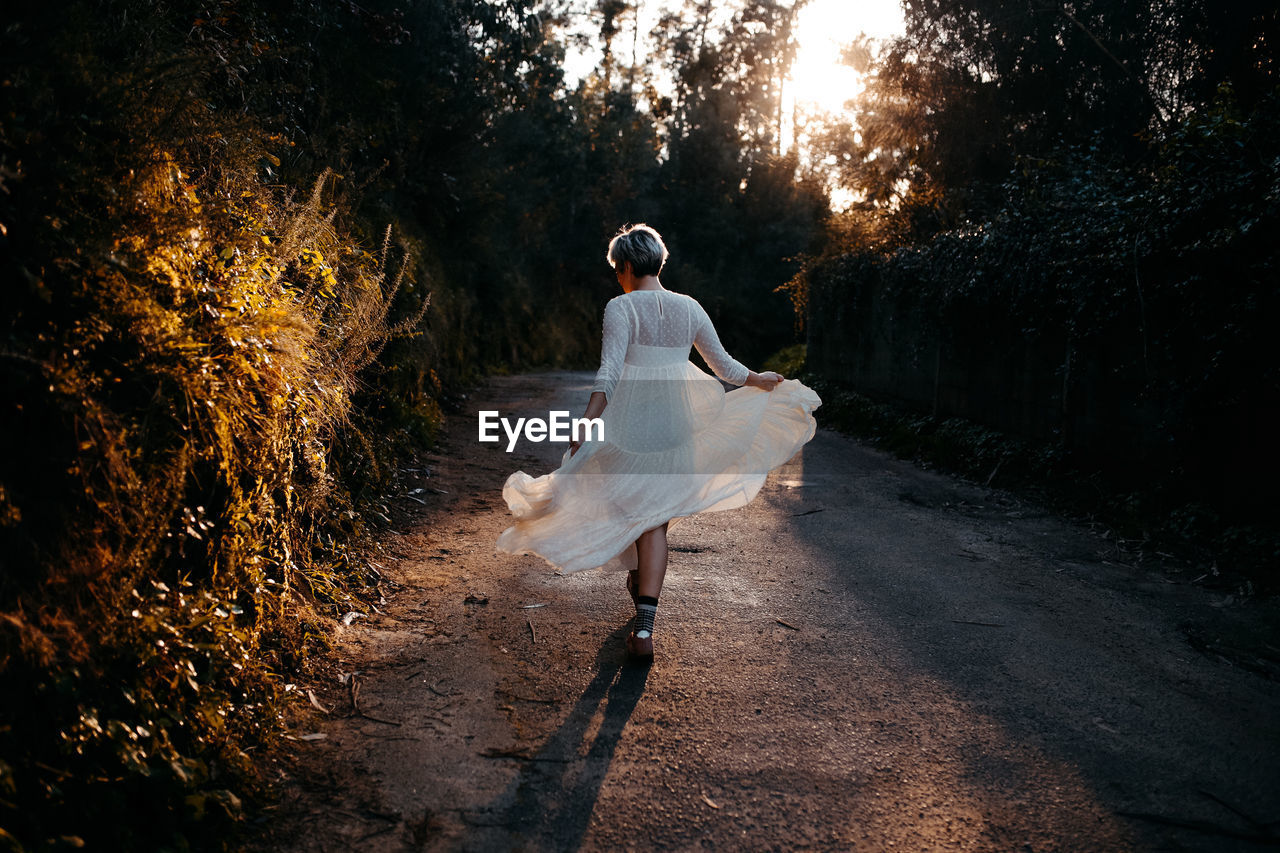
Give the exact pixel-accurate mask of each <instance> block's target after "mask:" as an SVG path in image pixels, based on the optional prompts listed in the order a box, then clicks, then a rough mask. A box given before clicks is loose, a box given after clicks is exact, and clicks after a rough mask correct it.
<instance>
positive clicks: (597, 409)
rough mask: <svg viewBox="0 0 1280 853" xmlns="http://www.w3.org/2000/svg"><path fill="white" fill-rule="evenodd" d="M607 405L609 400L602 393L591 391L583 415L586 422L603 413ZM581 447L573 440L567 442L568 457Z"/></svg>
mask: <svg viewBox="0 0 1280 853" xmlns="http://www.w3.org/2000/svg"><path fill="white" fill-rule="evenodd" d="M607 405H609V398H608V397H606V396H605V394H604V392H603V391H592V392H591V399H590V400H588V401H587V411H586V412H585V413H584V414H583V417H584V418H587V419H588V420H590V419H592V418H598V417H600V415H601V414H602V413H603V412H604V407H605V406H607ZM579 447H582V442H581V441H579V440H578V439H574V440H573V441H570V442H569V455H570V456H572V455H573V454H575V453H577V452H578V448H579Z"/></svg>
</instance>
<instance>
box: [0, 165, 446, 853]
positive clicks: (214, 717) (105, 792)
mask: <svg viewBox="0 0 1280 853" xmlns="http://www.w3.org/2000/svg"><path fill="white" fill-rule="evenodd" d="M185 168H186V167H185V165H184V164H183V163H181V162H178V161H177V160H176V159H174V158H172V157H170V156H167V155H166V156H162V157H156V158H153V162H152V163H151V164H150V165H149V166H148V167H147V168H145V169H143V170H140V171H138V172H136V173H135V174H134V175H133V176H132V177H131V179H130V180H129V181H128V182H127V184H126V185H125V186H124V188H123V189H124V192H125V193H126V194H127V195H125V200H124V201H123V202H122V203H121V207H120V209H119V210H118V211H116V213H117V215H118V219H117V220H116V221H118V222H119V223H120V227H119V230H118V233H117V235H116V237H115V239H114V241H113V244H112V245H111V246H110V247H109V250H107V251H105V252H103V253H101V254H94V253H89V252H85V253H81V254H79V255H78V259H77V260H76V261H74V263H75V264H76V266H77V268H76V270H75V281H76V283H75V288H74V293H73V294H71V295H69V296H67V297H66V298H68V299H69V300H70V303H71V304H68V305H66V306H60V308H61V310H60V311H59V312H58V315H57V316H58V317H59V320H58V321H56V322H48V323H47V324H46V325H45V327H44V328H45V329H46V331H45V332H42V333H40V335H39V338H40V342H41V344H43V354H42V355H41V356H31V357H24V358H21V359H14V358H10V359H9V360H8V362H7V363H6V364H5V370H6V384H9V383H10V381H11V382H12V385H11V387H12V389H13V391H14V392H15V394H16V398H15V399H16V400H17V401H18V402H17V409H18V415H17V417H18V418H19V419H22V418H28V419H29V420H30V424H29V426H30V427H32V428H39V429H41V430H43V433H44V434H42V435H40V436H38V437H37V439H36V440H35V442H34V443H33V447H34V448H35V449H36V450H38V451H39V452H40V453H42V454H45V453H47V455H48V457H49V458H48V459H42V460H40V461H39V463H38V464H40V465H45V464H47V463H48V462H49V461H52V460H53V459H59V457H61V458H60V460H59V464H58V467H57V469H56V470H55V469H49V470H45V471H44V472H43V473H38V474H37V475H36V476H28V477H26V478H24V477H23V476H22V475H21V472H19V473H18V474H17V475H15V476H14V478H13V479H14V482H10V483H6V484H4V486H3V487H2V488H0V525H3V530H2V532H3V534H4V539H5V542H6V543H18V544H17V552H16V553H15V552H10V553H8V554H7V555H6V569H7V570H8V571H6V573H5V578H4V580H3V581H2V582H0V591H2V592H3V596H2V597H0V609H2V611H3V612H0V685H2V686H3V688H4V692H5V695H6V700H5V704H6V706H7V707H6V710H5V712H4V720H3V724H4V728H2V729H0V750H2V751H0V826H3V827H4V828H5V830H6V831H7V833H8V836H7V837H8V839H9V840H10V841H11V843H14V844H17V845H19V846H26V847H40V846H42V845H43V844H45V843H47V842H48V841H50V840H51V839H56V838H58V837H61V836H67V837H74V838H81V839H83V840H86V841H88V842H90V843H94V842H96V843H98V844H104V845H107V846H115V845H123V846H124V847H133V846H143V847H145V846H149V845H152V844H158V843H167V841H166V840H167V839H172V838H180V837H182V834H183V833H184V832H186V831H187V830H186V829H184V827H186V826H187V825H188V824H190V823H191V822H193V821H197V822H198V821H208V820H210V819H213V818H218V817H226V816H233V815H235V813H236V812H237V810H238V809H239V800H238V798H237V796H236V795H235V794H234V793H233V792H232V789H233V788H236V787H237V786H240V785H243V784H244V781H243V780H244V777H245V773H246V771H247V770H248V768H249V765H250V759H249V758H248V756H247V755H246V752H245V750H246V749H249V748H252V747H253V746H255V745H256V744H258V743H260V742H261V739H262V737H263V736H264V734H265V735H269V733H270V730H271V728H272V721H273V720H274V719H275V715H276V711H275V710H274V707H273V698H274V696H275V692H276V688H277V684H276V681H275V680H274V679H273V677H272V674H273V670H275V669H277V668H278V667H280V666H282V665H284V666H296V665H297V664H298V663H299V661H300V659H301V657H300V656H301V655H302V653H303V652H304V650H305V646H306V644H307V643H308V641H309V640H313V639H315V638H316V636H317V631H316V630H315V629H308V628H307V626H308V625H309V624H313V617H312V616H311V615H310V614H312V613H313V612H314V609H315V608H316V607H320V608H324V607H326V606H330V607H336V606H338V605H343V606H350V605H349V604H348V602H349V601H350V597H351V594H352V591H353V590H358V589H359V588H360V587H361V586H362V585H364V583H365V582H366V581H367V577H366V575H365V573H366V572H367V571H368V569H367V568H366V567H364V566H362V565H361V564H360V562H359V561H357V560H354V559H353V558H352V557H351V556H350V554H349V553H348V552H347V551H346V550H345V547H344V545H343V543H344V542H345V541H346V539H347V538H348V537H349V536H350V535H351V534H352V533H353V532H354V531H355V530H356V527H357V522H358V518H359V516H358V514H357V513H356V511H355V509H354V508H353V506H352V505H351V502H350V500H349V498H348V494H349V491H350V489H351V488H352V487H353V485H354V486H357V487H358V485H359V483H358V482H355V481H358V480H359V479H360V478H362V477H363V478H367V477H369V476H370V473H369V471H368V470H365V471H345V472H344V471H335V470H334V460H335V459H336V458H338V457H339V456H340V454H339V453H338V451H340V450H341V449H342V448H341V445H342V444H343V443H346V442H352V441H357V442H363V443H364V444H365V446H367V445H368V442H367V440H365V439H364V437H363V436H361V435H359V432H358V430H356V429H355V427H354V426H353V425H352V422H351V417H350V416H351V413H352V399H353V395H355V394H356V393H357V392H358V391H359V388H360V385H359V383H360V377H361V371H362V370H364V369H365V368H367V367H369V366H370V365H371V364H372V363H373V362H374V360H375V359H376V358H377V357H378V355H379V353H380V352H381V350H382V348H383V346H384V345H385V344H386V343H387V341H388V340H389V339H391V338H393V337H395V336H397V335H403V334H407V333H409V331H410V330H411V329H412V328H413V327H414V326H415V325H416V324H417V322H418V320H419V319H420V318H421V317H422V314H423V312H424V311H425V310H426V307H427V300H426V299H423V298H416V297H415V298H414V301H415V302H416V305H417V308H416V310H415V311H412V312H410V313H411V316H409V317H408V318H407V319H405V320H403V321H401V322H400V323H399V324H393V323H392V322H391V321H390V319H389V315H390V309H391V306H392V302H393V300H395V299H396V297H397V294H398V293H399V292H401V291H402V290H403V289H406V286H407V285H408V284H409V282H408V281H407V280H406V279H407V276H406V270H408V269H409V264H408V259H407V258H404V257H400V258H399V260H398V261H397V262H394V263H393V260H392V257H391V255H392V254H393V252H392V247H391V245H390V237H391V233H390V229H388V232H387V236H386V238H385V239H384V241H383V244H382V247H381V249H380V251H378V252H377V253H376V254H372V253H370V252H369V251H367V250H366V249H364V248H362V247H361V246H359V245H357V244H355V243H354V242H353V241H352V240H351V238H350V237H349V236H345V235H343V234H341V233H340V232H339V230H338V228H336V227H335V224H334V223H335V215H336V214H337V213H338V212H339V211H338V210H337V208H336V207H335V206H334V205H333V204H332V203H331V202H330V201H328V190H329V188H330V187H331V185H332V184H333V182H334V180H335V178H334V177H333V176H331V175H328V174H325V175H322V176H321V177H320V178H319V179H318V180H317V181H316V183H315V189H314V192H313V193H312V194H311V197H310V198H309V199H308V200H307V201H306V202H305V203H296V202H293V201H291V200H290V199H289V198H287V197H282V194H281V192H280V191H278V190H275V189H272V188H269V187H267V186H264V185H262V184H260V183H259V182H258V181H257V180H255V179H253V178H252V177H248V178H247V177H245V176H242V175H240V176H237V175H227V176H223V177H221V178H217V179H213V180H206V181H204V182H203V183H197V182H195V181H193V180H191V179H190V178H189V177H188V175H187V174H186V171H185ZM396 254H397V255H402V254H403V253H401V252H397V253H396ZM42 286H44V285H43V283H42V282H37V283H33V284H32V285H31V287H32V292H34V293H36V294H37V295H38V296H39V297H41V298H43V294H40V292H39V288H40V287H42ZM64 292H65V291H64ZM55 298H58V297H57V296H55V295H53V294H52V293H51V294H50V297H49V300H48V301H50V302H52V301H53V300H54V299H55ZM427 409H428V411H427V413H426V414H427V416H428V417H429V416H430V414H431V412H430V407H429V406H428V407H427ZM10 426H11V427H13V428H15V429H16V428H18V427H20V425H19V424H11V425H10ZM50 447H52V448H55V449H56V452H52V453H48V452H47V450H46V448H50ZM11 450H16V451H17V452H21V448H11ZM366 468H367V465H366ZM41 483H43V484H44V486H42V485H41ZM46 487H47V488H46ZM51 498H56V500H51ZM51 504H54V505H52V506H51ZM264 724H265V726H266V728H265V729H264V728H263V726H264ZM120 815H128V816H129V818H128V819H127V820H125V819H120ZM4 837H6V836H4V835H0V838H4ZM100 849H106V848H105V847H104V848H100Z"/></svg>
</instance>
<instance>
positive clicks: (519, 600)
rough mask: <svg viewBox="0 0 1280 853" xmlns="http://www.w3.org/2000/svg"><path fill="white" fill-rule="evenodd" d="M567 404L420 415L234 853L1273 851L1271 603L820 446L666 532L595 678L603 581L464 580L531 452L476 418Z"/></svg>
mask: <svg viewBox="0 0 1280 853" xmlns="http://www.w3.org/2000/svg"><path fill="white" fill-rule="evenodd" d="M590 381H591V376H590V375H589V374H583V373H548V374H537V375H524V376H515V377H505V378H500V379H496V380H493V381H491V382H490V383H489V384H488V386H486V387H485V388H484V389H482V391H481V392H479V393H478V394H476V395H473V399H472V400H471V401H469V402H470V403H471V405H470V407H469V408H468V409H466V410H465V411H463V412H461V413H459V414H458V415H455V416H452V417H451V418H450V422H449V427H448V434H447V437H446V441H445V443H444V446H443V449H442V451H441V452H440V453H439V454H438V455H435V456H432V457H431V458H430V459H428V460H427V464H428V465H429V467H430V469H431V470H430V476H429V477H425V478H424V479H423V480H421V482H420V484H419V485H420V487H422V488H424V489H425V491H424V492H420V493H418V494H417V497H418V498H419V499H420V500H425V505H419V503H418V502H416V501H413V500H410V499H402V500H399V501H398V502H397V507H398V510H397V514H395V515H393V521H394V530H395V532H392V533H389V534H388V538H387V539H386V540H385V542H384V547H385V549H386V552H387V555H386V557H385V558H380V560H381V561H382V562H383V564H384V565H385V566H386V567H387V569H388V574H389V575H390V576H391V577H392V578H394V580H395V581H396V582H397V584H398V587H397V589H396V592H395V594H394V595H392V596H390V598H389V601H388V603H387V605H386V606H385V607H383V608H381V609H382V610H383V614H382V615H375V616H373V617H372V618H369V619H357V620H355V621H354V622H353V623H352V624H351V625H349V626H343V627H339V628H338V629H336V630H337V632H338V633H337V639H336V647H335V651H334V655H333V658H332V661H331V665H330V667H329V669H327V670H324V671H321V672H318V673H317V674H316V676H315V683H314V684H313V685H310V687H311V689H312V690H313V693H314V694H315V695H316V697H317V701H319V702H320V703H321V704H323V705H325V706H326V707H327V708H329V709H330V710H331V713H330V714H328V715H322V714H319V713H315V714H314V715H312V716H310V717H306V716H303V717H301V718H300V719H299V720H298V721H297V732H296V734H297V735H298V736H302V735H304V734H309V733H318V734H323V735H325V737H324V738H322V739H313V740H310V741H302V740H300V741H299V742H298V744H297V749H296V755H295V756H294V757H293V759H292V760H291V761H290V762H288V763H287V764H286V767H285V772H286V774H287V779H286V781H285V783H284V784H285V789H286V792H287V798H286V801H285V803H284V805H283V806H282V807H281V809H280V813H279V815H278V816H277V818H276V819H275V820H273V821H272V827H273V831H272V832H271V833H270V834H269V835H267V836H265V837H264V838H263V839H262V840H261V841H260V842H259V847H258V849H262V850H309V851H310V850H333V851H339V850H370V851H384V850H416V849H423V850H476V851H484V850H577V849H584V850H608V851H614V850H630V849H636V850H686V849H704V848H709V849H721V850H798V849H813V850H850V849H857V850H873V851H875V850H889V849H894V850H941V849H946V850H952V849H955V850H982V851H988V850H989V851H1054V850H1058V851H1068V850H1070V851H1075V850H1079V851H1104V850H1261V849H1269V848H1274V847H1275V846H1276V845H1277V844H1280V835H1273V834H1269V833H1271V832H1280V823H1277V821H1280V761H1278V759H1280V724H1278V719H1280V718H1278V717H1277V710H1278V709H1280V662H1278V661H1280V630H1278V628H1280V619H1278V618H1277V616H1278V615H1280V614H1278V613H1277V609H1278V607H1277V604H1276V603H1274V602H1267V601H1263V602H1259V601H1255V600H1247V601H1240V600H1238V599H1235V598H1233V597H1232V596H1230V595H1227V594H1226V593H1224V592H1220V591H1219V592H1215V591H1211V590H1207V589H1205V588H1203V587H1201V586H1198V585H1195V584H1193V583H1191V582H1190V581H1191V579H1192V578H1194V577H1195V576H1196V575H1198V574H1200V571H1198V570H1196V569H1195V568H1194V567H1182V568H1179V567H1173V566H1169V567H1164V568H1162V569H1156V568H1149V569H1139V568H1135V567H1134V566H1133V565H1132V562H1133V560H1134V557H1133V555H1132V554H1131V553H1129V552H1127V551H1126V550H1124V549H1123V548H1121V547H1119V546H1118V545H1117V544H1116V543H1115V542H1113V541H1111V539H1109V538H1108V537H1107V536H1106V535H1105V533H1106V532H1105V531H1102V530H1089V529H1087V528H1084V527H1081V526H1079V525H1075V524H1072V523H1069V522H1067V521H1064V520H1062V519H1060V518H1057V517H1054V516H1053V515H1050V514H1046V513H1044V512H1041V511H1039V510H1037V509H1036V508H1035V507H1033V506H1031V505H1028V504H1025V503H1023V502H1021V501H1018V500H1016V499H1014V498H1012V497H1010V496H1008V495H1006V494H1004V493H1001V492H999V491H996V490H992V489H984V488H981V487H979V486H976V485H973V484H968V483H965V482H962V481H959V480H956V479H954V478H950V477H945V476H940V475H937V474H933V473H928V472H924V471H921V470H919V469H918V468H915V467H913V466H912V465H910V464H907V463H904V462H901V461H897V460H894V459H892V458H889V457H887V456H885V455H884V454H881V453H879V452H876V451H872V450H868V449H867V448H865V447H863V446H861V445H859V444H858V443H857V442H855V441H853V440H851V439H849V438H847V437H844V436H841V435H838V434H836V433H833V432H830V431H827V430H820V431H819V433H818V436H817V437H816V438H815V439H814V441H813V442H811V443H810V444H809V445H807V446H806V447H805V449H804V450H803V451H802V452H801V453H800V454H799V455H797V456H796V457H795V458H794V459H793V460H792V461H791V462H790V463H789V464H787V465H786V466H784V467H783V468H781V469H779V470H778V471H776V472H775V473H774V474H773V475H772V476H771V477H770V478H769V481H768V483H767V484H766V486H765V488H764V490H763V491H762V493H761V494H760V496H759V497H758V498H757V499H756V501H755V502H753V503H752V504H751V505H750V506H748V507H746V508H744V509H740V510H735V511H731V512H724V513H713V514H709V515H706V516H700V517H696V518H693V519H688V520H685V521H683V522H680V523H679V524H677V525H676V526H674V527H673V528H672V531H671V536H670V542H671V546H672V552H673V553H672V555H671V568H670V571H669V574H668V580H667V584H666V587H665V588H664V590H663V596H662V604H661V607H660V611H659V616H658V633H657V635H656V643H657V659H656V661H655V663H654V664H653V666H652V667H650V668H642V667H637V666H634V665H630V664H627V663H626V662H625V660H624V656H623V649H622V639H623V637H624V636H625V634H626V631H627V630H628V621H629V617H630V615H631V607H630V599H629V598H628V597H627V595H626V592H625V590H624V589H623V576H622V575H620V574H610V575H605V574H602V573H598V572H589V573H582V574H578V575H573V576H570V577H565V578H562V577H557V576H555V575H553V574H551V573H550V572H549V571H548V569H547V568H546V566H545V564H544V563H542V561H541V560H539V559H537V558H533V557H520V558H512V557H509V556H506V555H502V554H498V553H496V552H495V551H494V547H493V542H494V540H495V538H496V537H497V535H498V533H499V532H501V530H502V529H503V528H504V527H505V526H506V524H507V523H508V516H507V514H506V510H505V505H504V504H503V502H502V498H501V487H502V483H503V481H504V480H505V478H506V476H507V475H508V474H509V473H510V472H511V471H513V470H516V469H517V468H522V469H524V470H526V471H528V472H529V473H531V474H535V475H536V474H541V473H545V472H546V471H547V470H550V468H552V467H554V466H555V464H557V460H558V458H559V456H560V454H561V453H562V452H563V450H564V448H563V446H553V445H548V444H545V443H544V444H530V443H527V442H521V443H520V444H519V445H518V446H517V448H516V450H515V452H513V453H510V454H508V453H506V452H505V451H504V447H505V442H503V443H501V444H498V445H494V444H483V445H482V444H480V443H479V442H477V440H476V434H477V415H476V412H477V411H478V410H479V409H496V410H498V411H500V412H501V413H502V414H503V415H504V416H541V417H544V418H545V417H546V413H547V412H548V411H549V410H551V409H568V410H570V411H571V412H573V413H574V415H575V416H576V415H577V414H579V413H580V411H581V408H582V406H583V405H584V404H585V400H586V396H587V392H588V389H589V387H590ZM818 415H819V421H820V422H821V411H820V410H819V413H818ZM350 672H356V673H357V674H356V676H355V678H356V687H357V688H358V689H357V690H355V691H353V690H352V689H351V687H350V684H349V683H348V684H347V685H346V686H343V685H342V684H340V683H339V681H338V678H339V677H340V676H341V675H342V674H344V673H350ZM304 687H306V685H304ZM301 692H302V693H303V694H305V690H304V691H301ZM353 696H354V699H355V702H354V705H353V703H352V699H353ZM357 710H358V711H359V713H355V711H357ZM1267 842H1269V843H1267Z"/></svg>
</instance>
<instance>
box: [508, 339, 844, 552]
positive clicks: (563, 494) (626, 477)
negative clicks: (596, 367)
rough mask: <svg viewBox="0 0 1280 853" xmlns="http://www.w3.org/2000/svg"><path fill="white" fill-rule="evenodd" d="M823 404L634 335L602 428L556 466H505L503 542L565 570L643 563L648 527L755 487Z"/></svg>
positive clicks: (735, 498) (800, 389)
mask: <svg viewBox="0 0 1280 853" xmlns="http://www.w3.org/2000/svg"><path fill="white" fill-rule="evenodd" d="M820 404H821V400H819V399H818V395H817V394H815V393H814V392H813V391H812V390H810V389H809V388H807V387H806V386H805V385H803V384H802V383H800V382H798V381H797V380H794V379H788V380H785V381H783V382H781V383H779V384H778V385H777V386H776V387H775V388H774V389H773V390H772V391H763V390H761V389H759V388H747V387H742V388H735V389H733V390H732V391H729V392H728V393H726V392H725V390H724V387H723V386H722V385H721V384H720V382H719V381H718V380H716V379H715V378H713V377H711V376H708V375H707V374H706V373H705V372H703V371H702V370H700V369H699V368H698V367H697V366H696V365H694V364H692V363H691V362H690V361H689V360H688V351H687V350H677V349H675V348H669V347H636V346H633V347H632V349H631V350H630V351H628V354H627V362H626V364H624V367H623V371H622V375H621V377H620V378H619V380H618V384H617V385H616V386H615V388H614V390H613V394H612V396H611V398H610V400H609V404H608V405H607V406H606V407H605V411H604V414H603V415H602V418H601V419H602V421H603V423H604V436H603V439H602V440H597V441H587V442H584V443H583V445H582V447H581V448H580V449H579V450H578V452H577V453H576V454H574V455H573V456H570V455H569V453H568V452H567V451H566V453H565V455H564V458H563V460H562V461H561V465H560V467H559V468H558V469H556V470H555V471H552V472H551V473H550V474H546V475H544V476H541V477H531V476H529V475H528V474H526V473H525V472H523V471H517V472H516V473H514V474H512V475H511V476H510V477H509V478H507V482H506V485H504V486H503V489H502V496H503V498H504V499H505V500H506V502H507V506H508V507H509V508H510V510H511V513H512V515H514V516H515V519H516V521H515V524H514V525H512V526H511V527H508V528H507V529H506V530H505V531H503V533H502V535H501V536H499V537H498V548H499V549H501V550H502V551H506V552H508V553H511V554H536V555H538V556H540V557H542V558H543V559H545V560H546V561H547V562H548V563H550V564H552V565H553V566H556V567H557V568H559V569H560V570H561V571H562V572H565V573H568V572H577V571H581V570H583V569H591V568H596V567H602V568H604V569H606V570H624V569H632V568H635V565H636V556H635V540H636V538H637V537H639V536H640V534H642V533H644V532H645V531H647V530H652V529H653V528H655V527H660V526H661V525H662V524H664V523H666V522H669V521H674V520H677V519H680V518H684V517H687V516H690V515H694V514H695V513H700V512H714V511H717V510H725V509H734V508H736V507H740V506H744V505H746V504H747V503H749V502H750V501H751V500H752V499H753V498H755V496H756V494H757V493H758V492H759V491H760V487H761V486H763V485H764V481H765V478H766V477H767V476H768V474H769V472H770V471H771V470H773V469H774V468H776V467H778V466H779V465H781V464H783V463H784V462H786V461H787V460H789V459H790V458H791V457H792V456H794V455H795V454H796V451H798V450H799V449H800V448H801V447H802V446H803V445H804V444H805V442H807V441H809V439H811V438H813V435H814V431H815V429H816V426H817V425H816V423H815V422H814V419H813V414H812V412H813V410H814V409H816V408H817V407H818V406H819V405H820Z"/></svg>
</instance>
